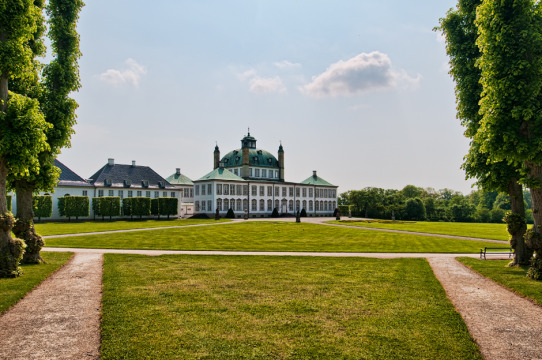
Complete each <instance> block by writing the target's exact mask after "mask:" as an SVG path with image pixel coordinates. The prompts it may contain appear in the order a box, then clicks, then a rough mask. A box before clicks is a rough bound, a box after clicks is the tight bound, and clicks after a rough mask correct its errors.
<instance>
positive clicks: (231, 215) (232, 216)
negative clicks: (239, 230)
mask: <svg viewBox="0 0 542 360" xmlns="http://www.w3.org/2000/svg"><path fill="white" fill-rule="evenodd" d="M226 219H235V213H234V212H233V209H232V208H229V209H228V212H227V213H226Z"/></svg>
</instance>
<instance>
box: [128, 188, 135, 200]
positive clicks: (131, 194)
mask: <svg viewBox="0 0 542 360" xmlns="http://www.w3.org/2000/svg"><path fill="white" fill-rule="evenodd" d="M132 196H134V195H133V191H132V190H128V197H129V198H131V197H132Z"/></svg>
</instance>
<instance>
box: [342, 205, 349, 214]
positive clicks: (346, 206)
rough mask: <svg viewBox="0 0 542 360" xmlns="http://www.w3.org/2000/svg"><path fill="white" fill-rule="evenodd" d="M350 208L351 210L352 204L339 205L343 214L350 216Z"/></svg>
mask: <svg viewBox="0 0 542 360" xmlns="http://www.w3.org/2000/svg"><path fill="white" fill-rule="evenodd" d="M348 210H350V205H339V211H340V212H341V216H348V214H349V213H348Z"/></svg>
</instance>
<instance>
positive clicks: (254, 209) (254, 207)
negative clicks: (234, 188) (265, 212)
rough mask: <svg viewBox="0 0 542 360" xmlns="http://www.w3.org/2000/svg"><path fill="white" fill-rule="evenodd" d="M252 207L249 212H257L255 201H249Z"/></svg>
mask: <svg viewBox="0 0 542 360" xmlns="http://www.w3.org/2000/svg"><path fill="white" fill-rule="evenodd" d="M251 203H252V205H251V206H250V211H257V210H258V202H257V201H256V199H252V201H251Z"/></svg>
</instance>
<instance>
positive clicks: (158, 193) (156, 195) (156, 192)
mask: <svg viewBox="0 0 542 360" xmlns="http://www.w3.org/2000/svg"><path fill="white" fill-rule="evenodd" d="M159 196H160V191H155V192H154V198H155V199H156V198H157V197H159Z"/></svg>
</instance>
